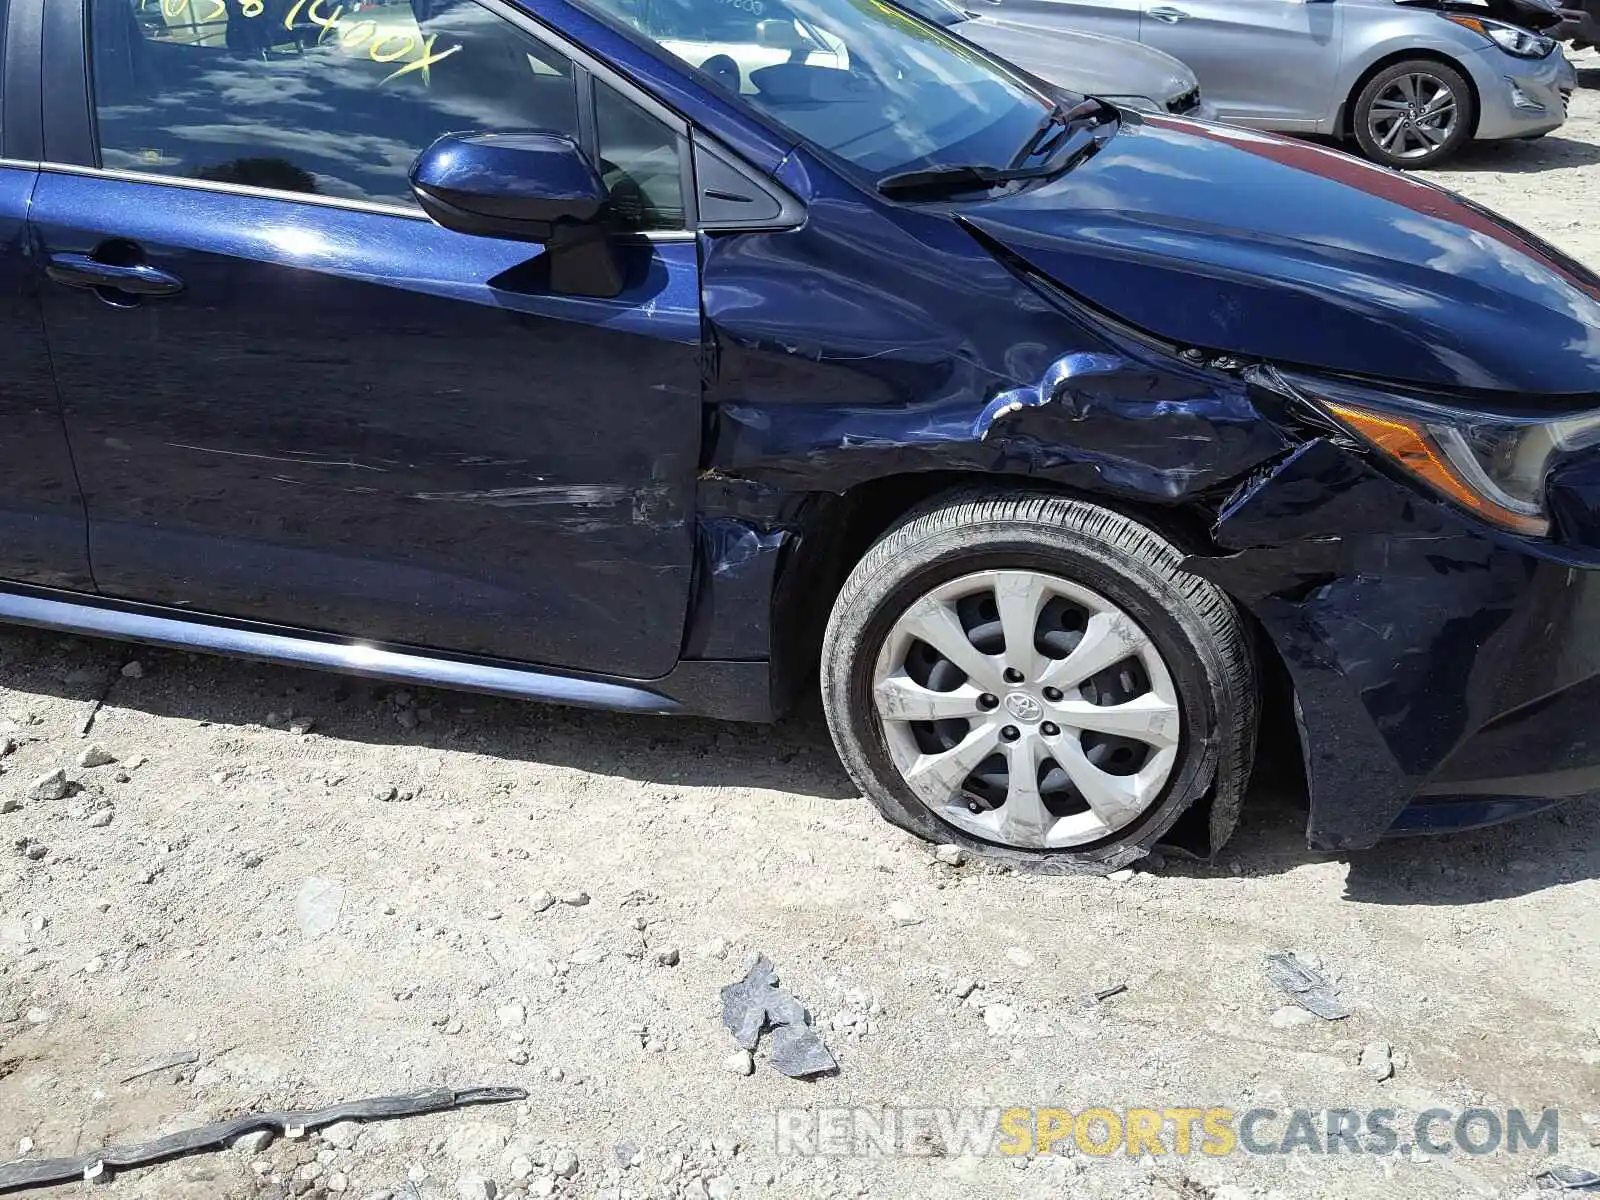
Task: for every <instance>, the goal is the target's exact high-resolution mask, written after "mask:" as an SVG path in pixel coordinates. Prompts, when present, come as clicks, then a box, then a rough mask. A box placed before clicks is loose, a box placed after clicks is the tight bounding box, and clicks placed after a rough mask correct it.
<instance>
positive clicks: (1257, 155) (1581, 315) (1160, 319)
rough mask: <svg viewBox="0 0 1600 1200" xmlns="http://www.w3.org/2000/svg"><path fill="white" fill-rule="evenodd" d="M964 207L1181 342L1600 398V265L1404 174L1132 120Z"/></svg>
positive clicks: (1072, 286) (1003, 237)
mask: <svg viewBox="0 0 1600 1200" xmlns="http://www.w3.org/2000/svg"><path fill="white" fill-rule="evenodd" d="M965 217H966V219H967V220H969V221H971V222H972V224H973V225H975V226H976V227H977V228H979V229H980V230H982V231H984V232H985V233H987V234H989V235H990V236H992V237H994V238H995V239H997V240H998V241H1000V242H1002V243H1003V244H1005V245H1006V246H1008V247H1009V248H1011V249H1013V250H1014V251H1015V252H1016V253H1017V254H1019V255H1020V256H1021V257H1022V258H1024V259H1026V260H1027V261H1028V262H1030V263H1031V264H1033V265H1034V266H1035V267H1037V268H1038V269H1040V270H1042V271H1043V272H1045V273H1046V274H1048V275H1049V276H1050V277H1051V278H1052V279H1054V280H1055V281H1056V282H1057V283H1059V284H1060V285H1061V286H1062V287H1063V288H1065V289H1067V290H1068V291H1069V292H1072V293H1073V294H1074V295H1076V296H1079V297H1082V298H1083V299H1084V300H1086V301H1088V302H1089V303H1091V304H1093V305H1095V306H1097V307H1099V308H1100V309H1102V310H1104V311H1107V312H1110V313H1114V314H1116V315H1117V316H1118V317H1120V318H1121V319H1122V320H1125V321H1128V322H1131V323H1133V324H1135V325H1138V326H1140V327H1141V328H1143V329H1146V330H1149V331H1151V332H1153V333H1155V334H1158V335H1159V336H1161V337H1163V338H1166V339H1168V340H1170V341H1172V342H1175V343H1178V344H1181V345H1188V346H1198V347H1201V348H1203V349H1206V350H1210V351H1226V352H1230V353H1235V354H1242V355H1247V356H1250V357H1255V358H1265V359H1270V360H1273V361H1276V362H1278V363H1280V364H1283V365H1293V364H1299V365H1303V366H1310V367H1317V368H1322V369H1325V370H1332V371H1338V372H1345V373H1349V374H1353V375H1365V376H1372V377H1376V378H1381V379H1385V380H1389V381H1394V382H1406V381H1409V382H1413V383H1420V384H1430V385H1436V386H1444V387H1452V388H1472V389H1488V390H1494V391H1501V392H1512V393H1517V392H1522V393H1533V394H1537V395H1544V396H1551V395H1563V394H1570V395H1588V396H1590V397H1591V398H1593V397H1595V396H1596V395H1600V339H1597V338H1596V337H1594V330H1595V329H1596V328H1600V279H1597V278H1596V277H1595V276H1594V274H1593V273H1592V272H1590V271H1588V270H1587V269H1586V268H1584V267H1582V266H1581V265H1579V264H1578V263H1576V262H1574V261H1572V260H1571V259H1570V258H1567V257H1566V256H1565V255H1563V254H1561V253H1560V252H1559V251H1557V250H1555V249H1553V248H1551V247H1550V246H1547V245H1545V244H1544V243H1542V242H1540V241H1539V240H1538V239H1537V238H1535V237H1534V236H1533V235H1532V234H1529V233H1527V232H1526V231H1524V230H1520V229H1517V228H1515V227H1513V226H1511V225H1509V224H1507V223H1506V222H1505V221H1504V220H1503V219H1501V218H1499V217H1495V216H1492V215H1490V214H1489V213H1487V212H1485V211H1484V210H1483V209H1481V208H1478V207H1477V206H1475V205H1472V204H1470V203H1468V202H1467V201H1465V200H1462V199H1461V198H1459V197H1457V196H1454V195H1452V194H1451V193H1449V192H1446V191H1443V190H1442V189H1439V188H1436V187H1434V186H1432V185H1430V184H1427V183H1423V182H1422V181H1420V180H1417V179H1412V178H1410V177H1408V176H1405V175H1402V174H1400V173H1399V172H1396V171H1389V170H1386V169H1384V168H1381V167H1376V166H1373V165H1371V164H1369V163H1365V162H1362V161H1360V160H1359V159H1356V158H1353V157H1350V156H1348V155H1345V154H1340V153H1337V152H1335V151H1332V150H1326V149H1323V148H1322V147H1319V146H1312V145H1308V144H1305V143H1301V142H1291V141H1287V140H1285V139H1281V138H1274V137H1268V136H1266V135H1263V134H1256V133H1251V132H1249V131H1246V130H1230V129H1224V128H1222V127H1220V126H1208V125H1200V124H1197V123H1195V122H1187V121H1180V120H1176V119H1169V118H1160V117H1152V118H1144V119H1136V120H1129V121H1127V122H1126V123H1125V124H1124V126H1123V128H1122V130H1121V132H1120V133H1118V135H1117V136H1116V137H1115V138H1114V139H1113V140H1112V141H1111V144H1110V145H1109V146H1108V147H1107V148H1106V149H1104V150H1102V151H1101V152H1100V153H1099V154H1097V155H1095V156H1094V157H1093V158H1091V159H1090V160H1089V161H1087V162H1085V163H1084V164H1082V165H1081V166H1079V167H1078V168H1076V169H1075V170H1073V171H1071V172H1069V173H1068V174H1066V175H1064V176H1062V177H1060V178H1059V179H1057V180H1055V181H1054V182H1052V183H1050V184H1048V185H1046V186H1044V187H1039V188H1035V189H1031V190H1029V191H1026V192H1023V193H1021V194H1019V195H1016V196H1013V197H1009V198H1006V199H1001V200H997V201H993V202H990V203H985V204H977V205H973V206H971V207H970V208H968V209H967V210H965Z"/></svg>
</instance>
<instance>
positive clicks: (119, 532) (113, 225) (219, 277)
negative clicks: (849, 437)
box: [33, 175, 700, 678]
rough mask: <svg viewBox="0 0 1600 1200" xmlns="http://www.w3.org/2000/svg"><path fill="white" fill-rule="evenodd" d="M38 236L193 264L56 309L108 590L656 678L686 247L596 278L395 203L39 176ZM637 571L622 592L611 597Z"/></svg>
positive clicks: (689, 252)
mask: <svg viewBox="0 0 1600 1200" xmlns="http://www.w3.org/2000/svg"><path fill="white" fill-rule="evenodd" d="M33 215H34V221H35V230H36V236H37V238H38V240H39V243H40V247H41V250H42V251H43V252H45V253H47V254H61V253H76V254H91V253H94V252H95V251H96V250H97V249H99V248H100V247H101V246H102V244H103V243H105V242H106V241H107V240H108V239H113V238H115V239H123V240H126V241H131V242H133V243H136V244H137V245H138V246H139V247H141V248H142V252H143V254H144V256H145V258H146V261H147V262H148V264H149V265H150V266H153V267H157V268H159V269H161V270H164V271H167V272H169V273H171V274H172V275H174V276H176V277H177V278H179V279H181V280H183V282H184V285H185V290H184V291H183V292H182V294H180V295H178V296H174V297H165V298H152V299H145V300H143V301H142V302H140V303H139V304H138V306H137V307H113V306H112V305H110V304H107V303H105V302H104V301H103V300H101V299H98V298H97V297H96V296H95V295H94V294H91V293H89V292H85V291H82V290H76V289H68V288H62V287H59V286H54V285H52V286H50V287H49V288H48V290H46V292H45V293H44V296H45V306H44V308H45V319H46V326H47V328H48V330H49V333H50V339H51V347H52V350H53V352H54V356H55V368H56V377H57V381H58V383H59V386H60V391H61V396H62V400H63V402H64V404H65V406H66V413H67V420H68V422H69V424H70V426H71V428H72V435H73V442H74V448H75V451H76V455H77V464H78V470H79V473H80V476H81V479H82V484H83V489H84V493H85V495H86V498H87V502H88V508H89V515H90V522H91V539H92V552H93V560H94V568H95V576H96V578H97V580H98V582H99V585H100V588H101V589H102V590H103V591H104V592H106V593H107V594H108V595H112V596H120V597H125V598H129V599H139V600H144V601H149V602H152V603H157V604H169V605H179V606H183V607H188V608H192V609H196V610H199V611H209V612H216V613H222V614H225V615H230V616H238V617H249V618H255V619H259V620H265V621H278V622H283V623H286V624H294V625H300V626H304V627H307V628H312V629H321V630H331V631H359V632H360V633H361V634H363V635H364V636H368V637H372V638H375V639H380V640H383V641H387V642H395V643H402V644H411V645H419V646H430V647H436V648H441V649H446V650H459V651H466V652H472V653H482V654H491V655H496V656H500V657H505V658H512V659H519V660H523V661H527V662H538V663H544V664H548V665H553V666H571V667H582V668H585V669H588V670H594V671H601V672H608V673H616V674H624V675H631V676H635V677H639V678H648V677H652V676H657V675H663V674H665V673H666V672H667V671H669V670H670V669H671V668H672V666H673V664H674V663H675V662H676V661H677V656H678V650H679V646H680V643H681V641H682V634H683V628H684V621H685V610H686V606H687V603H688V593H689V580H690V577H691V571H692V565H693V563H692V559H693V533H694V523H693V518H694V513H693V489H694V476H695V467H696V460H697V455H698V440H699V430H700V394H699V391H700V367H699V353H700V350H699V311H698V310H699V305H698V302H697V298H696V294H695V293H696V283H695V280H696V266H695V257H696V255H695V247H694V246H693V245H692V244H688V243H683V244H664V245H657V246H653V247H652V246H650V245H645V244H642V243H640V244H635V245H633V246H631V247H629V253H630V257H631V266H632V276H631V281H630V284H629V287H628V289H627V290H626V291H625V292H624V294H623V295H621V296H619V297H617V298H616V299H614V300H590V299H579V298H574V297H564V296H557V295H552V294H550V293H549V292H548V290H545V289H544V288H543V287H542V286H541V284H540V280H539V275H540V273H539V271H538V269H537V267H538V257H539V255H540V253H541V251H540V249H539V248H538V247H536V246H531V245H528V244H526V243H521V242H509V241H500V240H496V239H492V238H474V237H467V236H464V235H460V234H454V233H450V232H449V231H447V230H444V229H441V228H439V227H438V226H435V225H432V224H430V223H428V222H426V221H423V220H420V219H415V218H412V217H407V216H402V215H398V214H397V215H392V216H391V215H385V214H381V213H373V212H358V211H349V210H345V209H339V208H332V207H327V206H320V205H310V204H302V203H298V202H293V201H288V200H274V199H264V198H249V197H244V196H239V195H232V194H227V193H218V192H211V191H204V190H200V189H187V188H170V187H162V186H158V185H154V184H143V183H132V182H119V181H113V180H108V179H91V178H85V177H79V176H71V175H46V176H45V177H44V178H43V179H41V181H40V184H39V188H38V192H37V196H36V197H35V203H34V214H33ZM619 596H626V597H628V598H629V601H630V603H628V604H626V605H622V604H619V603H617V597H619Z"/></svg>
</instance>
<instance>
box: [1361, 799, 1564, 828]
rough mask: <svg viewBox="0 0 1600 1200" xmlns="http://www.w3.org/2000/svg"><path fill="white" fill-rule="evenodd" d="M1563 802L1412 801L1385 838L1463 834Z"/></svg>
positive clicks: (1517, 818) (1516, 800)
mask: <svg viewBox="0 0 1600 1200" xmlns="http://www.w3.org/2000/svg"><path fill="white" fill-rule="evenodd" d="M1559 803H1561V801H1559V800H1553V799H1549V798H1547V797H1543V796H1501V797H1497V798H1495V799H1492V800H1472V799H1463V800H1458V801H1453V802H1446V803H1442V804H1410V805H1407V806H1406V807H1405V808H1403V809H1401V810H1400V815H1399V816H1397V817H1396V818H1395V819H1394V824H1393V825H1391V826H1390V827H1389V829H1388V832H1386V833H1385V834H1384V836H1385V837H1405V836H1407V835H1411V834H1430V833H1432V834H1437V833H1461V832H1463V831H1465V830H1468V829H1487V828H1488V827H1489V826H1491V825H1503V824H1505V823H1506V822H1507V821H1520V820H1521V819H1522V818H1523V817H1531V816H1533V815H1534V814H1535V813H1541V812H1545V811H1547V810H1548V809H1551V808H1554V807H1555V806H1556V805H1557V804H1559Z"/></svg>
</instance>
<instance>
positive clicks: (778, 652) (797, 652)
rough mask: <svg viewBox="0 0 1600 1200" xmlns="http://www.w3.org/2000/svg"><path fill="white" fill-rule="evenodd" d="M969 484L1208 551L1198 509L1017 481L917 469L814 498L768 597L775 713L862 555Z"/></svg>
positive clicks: (808, 661) (789, 699)
mask: <svg viewBox="0 0 1600 1200" xmlns="http://www.w3.org/2000/svg"><path fill="white" fill-rule="evenodd" d="M974 487H987V488H1005V487H1014V488H1017V489H1019V490H1022V489H1029V490H1035V491H1039V490H1045V491H1051V492H1055V493H1057V494H1059V495H1065V496H1072V497H1075V498H1077V499H1080V500H1085V501H1088V502H1089V503H1091V504H1101V505H1104V506H1105V507H1107V508H1110V509H1114V510H1115V511H1117V512H1120V513H1122V514H1123V515H1124V516H1127V517H1131V518H1132V519H1134V520H1136V521H1140V522H1142V523H1144V524H1145V525H1148V526H1149V527H1150V528H1152V529H1154V530H1156V531H1157V532H1159V533H1161V534H1162V536H1164V537H1165V538H1167V540H1168V541H1170V542H1172V543H1173V544H1174V545H1176V546H1177V547H1179V548H1180V549H1182V550H1184V551H1187V552H1190V553H1201V554H1204V553H1209V552H1211V551H1212V543H1211V537H1210V533H1209V529H1210V517H1209V516H1208V515H1207V514H1206V513H1205V512H1204V511H1202V510H1201V509H1200V507H1199V506H1198V505H1189V506H1169V505H1155V504H1142V503H1139V502H1137V501H1128V500H1123V499H1120V498H1115V499H1113V498H1108V497H1105V496H1100V495H1095V494H1094V493H1089V492H1082V491H1078V490H1075V489H1073V488H1066V487H1061V486H1058V485H1056V484H1053V483H1051V482H1049V481H1047V480H1038V479H1032V478H1027V477H1022V476H1011V477H1006V476H997V475H993V474H987V473H984V472H981V471H971V472H969V471H918V472H912V473H910V474H905V475H889V476H884V477H882V478H879V479H873V480H869V481H868V482H866V483H862V484H858V485H856V486H855V487H853V488H851V489H850V490H849V491H847V492H845V493H844V494H843V495H840V496H833V495H828V496H819V497H818V499H819V501H820V503H819V504H818V505H817V506H816V510H815V516H814V518H813V520H812V521H811V522H809V524H808V525H807V527H806V530H805V533H804V535H803V536H802V538H801V539H800V543H799V545H798V546H797V547H796V549H795V552H794V554H793V555H792V557H790V558H789V559H788V560H787V561H786V562H785V563H784V565H783V566H782V567H781V568H780V576H779V580H778V587H777V592H776V593H775V594H774V597H773V609H772V639H771V647H772V662H773V690H774V695H773V702H774V708H775V709H776V710H777V711H779V712H782V711H784V710H786V709H787V708H788V707H789V706H790V705H791V704H792V703H793V702H794V701H795V699H796V698H797V697H798V696H799V695H800V693H801V692H802V690H803V689H805V688H807V687H808V686H809V685H810V684H811V683H812V682H813V680H814V676H815V669H816V664H817V662H818V659H819V657H820V655H821V651H822V639H823V636H824V634H825V632H826V629H827V623H828V617H829V615H830V614H831V613H832V611H833V605H834V601H835V600H836V599H837V598H838V595H839V590H840V588H842V587H843V586H844V581H845V579H846V578H847V577H848V576H849V574H850V572H851V571H852V570H853V569H854V568H855V565H856V563H858V562H860V561H861V556H862V555H864V554H865V553H866V552H867V550H868V549H869V548H870V547H871V546H872V544H873V543H874V542H876V541H877V540H878V539H879V538H880V537H882V536H883V535H884V534H885V533H886V532H888V530H889V529H890V528H891V527H892V526H893V525H894V524H895V523H896V522H898V521H899V520H900V519H901V518H902V517H904V516H905V515H906V514H907V513H909V512H910V511H911V510H912V509H914V508H916V507H917V506H918V505H920V504H923V503H925V502H927V501H929V500H932V499H933V498H934V497H936V496H941V495H944V494H946V493H950V492H956V491H960V490H962V489H966V488H974Z"/></svg>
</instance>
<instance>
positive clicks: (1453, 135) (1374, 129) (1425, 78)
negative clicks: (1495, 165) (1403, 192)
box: [1351, 58, 1478, 170]
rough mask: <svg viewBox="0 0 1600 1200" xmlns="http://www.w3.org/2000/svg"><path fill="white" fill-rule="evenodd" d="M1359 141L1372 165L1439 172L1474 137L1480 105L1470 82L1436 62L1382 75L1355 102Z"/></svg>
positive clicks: (1397, 68) (1414, 63) (1410, 63)
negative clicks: (1441, 166)
mask: <svg viewBox="0 0 1600 1200" xmlns="http://www.w3.org/2000/svg"><path fill="white" fill-rule="evenodd" d="M1351 120H1352V122H1353V125H1354V128H1355V135H1356V141H1357V142H1359V143H1360V145H1361V150H1362V152H1363V153H1364V154H1365V155H1366V156H1367V157H1368V158H1370V159H1372V161H1373V162H1377V163H1382V164H1383V165H1384V166H1387V167H1402V168H1405V169H1407V170H1410V169H1414V168H1417V167H1436V166H1438V165H1439V164H1440V163H1441V162H1443V161H1444V160H1445V159H1447V158H1449V157H1450V156H1451V155H1453V154H1454V153H1455V152H1456V151H1457V150H1459V149H1460V148H1461V147H1462V146H1463V145H1464V144H1466V142H1467V141H1468V140H1469V139H1470V138H1471V137H1472V131H1473V128H1474V127H1475V126H1476V125H1477V123H1478V114H1477V107H1476V102H1475V101H1474V100H1473V97H1472V89H1471V88H1470V87H1469V86H1468V85H1467V81H1466V78H1465V77H1464V76H1463V75H1462V74H1461V72H1460V71H1457V70H1456V69H1455V68H1453V67H1447V66H1445V64H1443V63H1441V62H1438V61H1436V60H1434V59H1425V58H1419V59H1411V60H1409V61H1406V62H1400V63H1395V64H1394V65H1393V66H1391V67H1386V68H1384V69H1383V70H1382V71H1379V72H1378V73H1377V74H1376V75H1374V76H1373V77H1372V78H1371V79H1369V80H1368V81H1367V85H1366V86H1365V87H1364V88H1362V89H1361V91H1360V93H1359V94H1358V95H1357V96H1356V102H1355V106H1354V108H1353V110H1352V112H1351Z"/></svg>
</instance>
